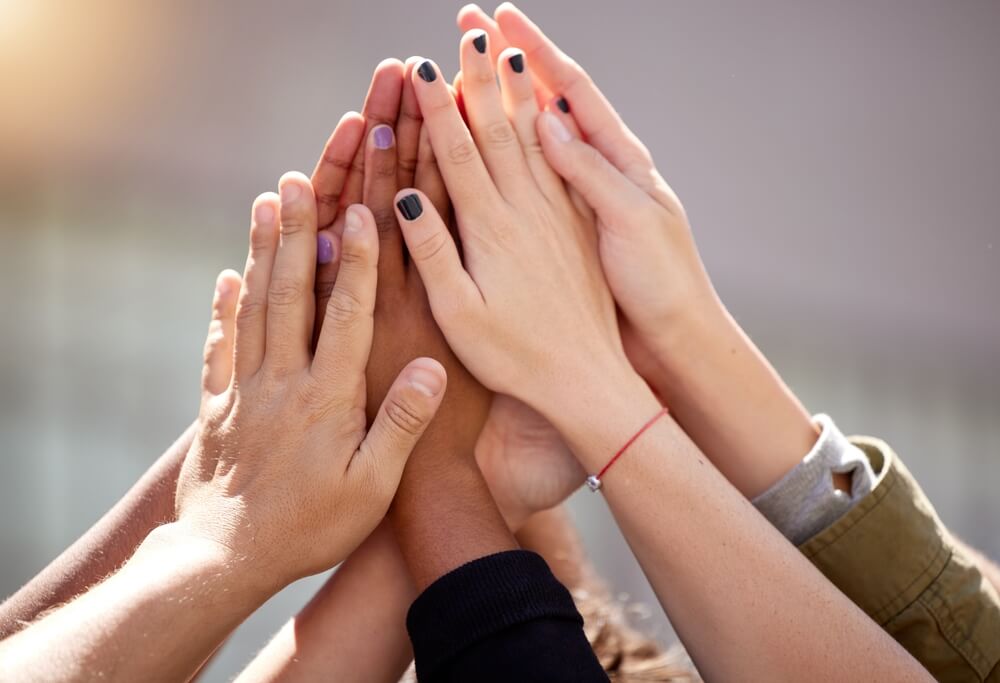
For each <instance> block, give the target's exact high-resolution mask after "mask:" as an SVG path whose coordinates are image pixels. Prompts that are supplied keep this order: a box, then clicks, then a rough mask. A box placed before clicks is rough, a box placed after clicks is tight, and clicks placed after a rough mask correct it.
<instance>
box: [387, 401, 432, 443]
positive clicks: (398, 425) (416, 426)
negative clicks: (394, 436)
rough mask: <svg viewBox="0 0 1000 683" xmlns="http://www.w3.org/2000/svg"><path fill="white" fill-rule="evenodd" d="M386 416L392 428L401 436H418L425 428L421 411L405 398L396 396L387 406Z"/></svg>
mask: <svg viewBox="0 0 1000 683" xmlns="http://www.w3.org/2000/svg"><path fill="white" fill-rule="evenodd" d="M385 416H386V418H387V419H388V420H389V423H390V424H391V425H392V428H393V429H395V430H396V431H397V432H399V433H401V434H405V435H408V436H417V435H419V434H420V432H421V430H422V429H423V427H424V417H423V415H422V413H421V411H420V410H418V409H417V407H416V406H415V405H413V403H412V402H411V401H410V399H409V398H407V397H403V396H398V395H397V396H394V397H393V398H392V399H391V400H390V401H389V402H388V403H387V404H386V406H385Z"/></svg>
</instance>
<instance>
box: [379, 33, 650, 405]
mask: <svg viewBox="0 0 1000 683" xmlns="http://www.w3.org/2000/svg"><path fill="white" fill-rule="evenodd" d="M486 41H487V39H486V37H485V36H484V35H483V34H482V32H476V33H475V34H468V35H466V36H465V37H464V38H463V40H462V44H461V57H462V76H463V77H462V94H463V101H464V104H465V111H466V116H467V118H468V121H469V128H466V126H465V123H464V122H463V120H462V117H461V115H460V113H459V111H458V108H457V107H456V106H455V103H454V100H453V98H452V97H451V94H450V93H449V91H448V88H447V85H446V84H445V83H444V82H443V79H441V78H440V75H439V72H438V70H437V67H436V66H435V65H434V64H433V63H432V62H429V61H426V62H423V63H422V64H421V65H420V66H419V67H418V68H417V69H416V76H415V77H414V79H413V83H414V88H415V91H416V95H417V100H418V101H419V103H420V109H421V111H422V112H423V116H424V125H425V127H426V128H427V129H428V132H429V135H430V140H431V144H432V146H433V148H434V150H435V156H436V158H437V161H438V166H439V168H440V170H441V174H442V177H443V178H444V181H445V184H446V186H447V188H448V193H449V195H450V196H451V198H452V202H453V204H454V206H455V213H456V216H457V219H458V220H457V222H458V229H459V234H460V236H461V240H462V247H463V253H464V257H465V261H464V268H463V264H462V262H461V261H460V259H459V256H458V250H457V248H456V245H455V243H454V241H453V240H452V238H451V236H450V235H449V233H448V230H447V227H446V226H445V223H444V221H443V220H442V219H441V218H440V216H439V215H437V212H436V211H434V210H433V207H430V206H428V202H427V201H425V197H424V196H423V195H422V194H421V193H420V192H419V191H403V192H401V193H400V194H399V195H397V210H398V211H399V216H400V218H401V224H402V226H403V232H404V236H405V237H406V242H407V246H408V247H409V251H410V254H411V255H412V257H413V259H414V261H415V262H416V264H417V266H418V268H419V269H420V272H421V275H422V277H423V279H424V282H425V283H427V287H428V294H429V297H430V302H431V307H432V309H433V311H434V315H435V318H436V319H437V321H438V323H439V324H440V325H441V327H442V330H443V331H444V333H445V336H446V337H447V338H448V341H449V342H450V343H451V346H452V348H453V349H454V350H455V352H456V353H457V354H458V356H459V358H460V359H461V360H462V361H463V363H464V364H465V365H466V367H468V368H469V369H470V370H471V371H472V372H473V373H474V374H475V375H476V376H477V377H478V378H479V379H480V380H481V381H483V382H484V383H485V384H486V385H487V386H488V387H490V388H491V389H494V390H495V391H498V392H502V393H505V394H508V395H511V396H514V397H516V398H521V399H523V400H525V401H526V402H527V403H529V405H532V406H533V407H535V408H538V409H539V410H541V412H542V413H543V414H546V416H547V417H548V416H549V414H548V413H547V410H548V412H554V411H558V409H559V408H560V406H559V405H557V404H565V399H564V397H565V395H566V393H567V391H569V392H570V393H573V386H574V384H575V385H576V388H577V389H578V391H576V392H575V393H576V395H577V398H579V399H580V400H584V401H587V400H593V399H595V398H596V397H595V396H594V395H593V392H594V390H595V389H596V387H597V386H598V385H599V384H600V382H601V381H602V380H601V379H600V378H601V377H602V376H605V377H607V376H621V375H622V374H631V369H630V368H629V366H628V362H627V360H626V359H625V355H624V351H623V349H622V344H621V340H620V338H619V336H618V328H617V323H616V319H615V307H614V303H613V301H612V298H611V295H610V292H609V291H608V288H607V285H606V284H605V282H604V278H603V274H602V273H601V268H600V263H599V260H598V256H597V244H596V241H597V238H596V234H595V233H594V230H593V227H592V224H591V223H590V222H589V221H588V217H587V216H586V215H584V214H582V213H581V212H580V211H578V210H577V208H576V207H575V206H574V205H573V203H572V201H571V200H570V198H569V196H568V194H567V192H566V190H565V188H564V185H563V183H562V181H561V179H560V178H559V177H558V175H557V174H555V173H554V172H553V171H552V170H551V168H549V166H548V164H547V163H546V162H545V159H544V158H543V157H542V155H541V152H540V148H539V145H538V137H537V133H536V129H535V121H536V119H537V117H538V105H537V102H536V100H535V97H534V89H533V86H532V83H531V79H530V77H529V75H528V74H527V73H525V72H524V71H523V70H520V71H519V70H518V69H517V68H515V67H516V66H517V61H518V60H516V59H515V60H514V61H513V62H512V61H511V58H513V57H515V56H520V55H519V53H517V52H516V51H515V52H511V53H510V54H505V55H503V56H502V59H501V61H500V68H499V76H500V80H501V83H502V85H503V91H502V94H501V90H499V89H498V88H497V86H496V75H497V74H496V72H494V69H493V64H492V60H491V58H490V57H489V56H488V55H487V54H485V51H486V45H484V43H485V42H486ZM480 45H482V47H483V50H482V51H480V49H479V46H480ZM522 57H523V56H522ZM563 407H565V406H563Z"/></svg>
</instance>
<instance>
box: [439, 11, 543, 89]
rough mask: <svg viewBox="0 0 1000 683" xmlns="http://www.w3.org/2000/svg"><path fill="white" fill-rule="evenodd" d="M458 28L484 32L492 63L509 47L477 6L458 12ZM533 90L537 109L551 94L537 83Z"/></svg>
mask: <svg viewBox="0 0 1000 683" xmlns="http://www.w3.org/2000/svg"><path fill="white" fill-rule="evenodd" d="M458 28H459V29H460V30H461V31H462V33H468V32H469V31H472V30H475V29H479V30H482V31H486V35H487V37H488V39H489V49H490V58H491V59H492V60H493V63H496V61H497V60H498V59H499V58H500V53H501V52H503V51H504V50H506V49H507V48H509V47H511V44H510V41H508V40H507V37H506V36H505V35H504V34H503V31H501V30H500V26H499V25H498V24H497V22H496V21H494V20H493V17H491V16H490V15H489V14H487V13H486V12H484V11H483V10H482V9H481V8H480V7H479V5H466V6H465V7H463V8H462V9H460V10H458ZM532 85H533V87H534V89H535V99H536V103H537V104H538V106H539V107H541V106H543V105H544V104H545V102H547V101H548V100H549V98H551V97H552V94H551V93H550V92H548V90H547V89H546V88H545V86H543V85H542V84H541V83H538V82H537V81H536V82H535V83H533V84H532Z"/></svg>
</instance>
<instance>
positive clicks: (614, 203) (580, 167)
mask: <svg viewBox="0 0 1000 683" xmlns="http://www.w3.org/2000/svg"><path fill="white" fill-rule="evenodd" d="M535 125H536V127H537V130H538V138H539V140H540V141H541V143H542V151H543V152H544V153H545V158H546V159H547V160H548V162H549V164H550V165H551V166H552V168H554V169H555V171H556V173H558V174H559V175H560V176H562V178H563V180H565V181H566V182H567V183H569V185H570V187H572V188H573V189H574V190H576V191H577V192H579V193H580V195H581V196H582V197H583V198H584V200H586V202H587V203H588V204H589V205H590V206H592V207H593V209H594V211H596V212H597V215H598V216H600V218H601V219H602V221H603V222H604V223H606V224H610V223H612V222H617V221H613V220H612V219H613V218H614V217H616V216H622V215H628V214H629V213H631V212H632V211H634V210H635V207H637V206H642V205H643V204H644V203H645V202H648V201H650V197H649V195H648V194H646V193H645V192H643V191H642V190H641V189H640V188H639V187H638V186H637V185H635V183H633V182H632V181H631V180H629V179H628V178H626V177H625V175H624V174H622V172H621V171H619V170H618V169H617V168H615V167H614V166H613V165H612V164H611V162H610V161H608V160H607V159H606V158H605V157H604V155H603V154H601V153H600V152H599V151H598V150H597V149H596V148H594V147H592V146H591V145H589V144H587V143H586V142H584V141H583V140H581V139H580V138H579V137H575V136H574V135H573V134H572V133H571V132H570V130H569V129H568V128H567V127H566V124H564V123H563V122H562V121H560V120H559V117H558V116H556V115H555V114H554V113H552V112H550V111H543V112H542V113H540V114H539V115H538V118H537V119H536V123H535Z"/></svg>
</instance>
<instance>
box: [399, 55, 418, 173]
mask: <svg viewBox="0 0 1000 683" xmlns="http://www.w3.org/2000/svg"><path fill="white" fill-rule="evenodd" d="M419 62H420V58H419V57H410V58H409V59H407V60H406V65H405V71H404V73H403V94H402V95H401V97H400V100H399V117H398V118H397V119H396V187H397V188H399V187H410V186H411V185H413V178H414V176H415V174H416V171H417V148H418V147H419V144H420V129H421V124H422V123H423V116H422V115H421V114H420V104H419V103H418V102H417V94H416V93H415V92H414V91H413V70H414V69H415V68H416V65H417V64H418V63H419Z"/></svg>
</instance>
